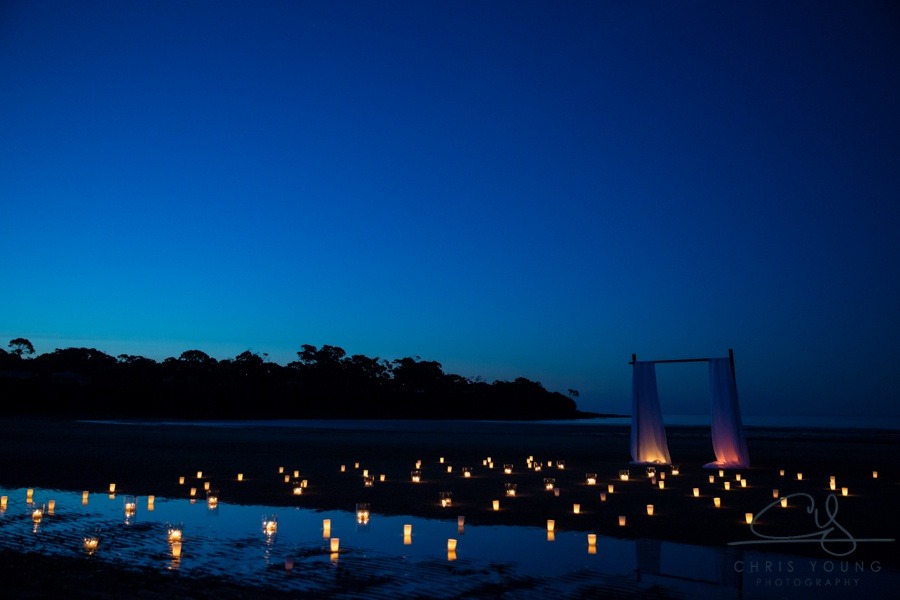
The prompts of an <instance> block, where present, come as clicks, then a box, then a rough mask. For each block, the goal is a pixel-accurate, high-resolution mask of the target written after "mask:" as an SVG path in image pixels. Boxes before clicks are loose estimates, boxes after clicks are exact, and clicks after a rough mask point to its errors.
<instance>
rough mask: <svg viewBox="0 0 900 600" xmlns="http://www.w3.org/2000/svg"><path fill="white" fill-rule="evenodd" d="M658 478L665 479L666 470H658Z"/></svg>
mask: <svg viewBox="0 0 900 600" xmlns="http://www.w3.org/2000/svg"><path fill="white" fill-rule="evenodd" d="M659 478H660V479H665V478H666V472H665V471H660V473H659Z"/></svg>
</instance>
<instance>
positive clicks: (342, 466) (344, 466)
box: [341, 465, 347, 473]
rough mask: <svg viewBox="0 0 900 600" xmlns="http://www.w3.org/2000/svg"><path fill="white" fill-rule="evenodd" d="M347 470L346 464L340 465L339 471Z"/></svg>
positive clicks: (344, 471)
mask: <svg viewBox="0 0 900 600" xmlns="http://www.w3.org/2000/svg"><path fill="white" fill-rule="evenodd" d="M346 472H347V465H341V473H346Z"/></svg>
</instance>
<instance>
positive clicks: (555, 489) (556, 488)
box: [553, 487, 559, 496]
mask: <svg viewBox="0 0 900 600" xmlns="http://www.w3.org/2000/svg"><path fill="white" fill-rule="evenodd" d="M553 495H554V496H559V488H558V487H555V488H553Z"/></svg>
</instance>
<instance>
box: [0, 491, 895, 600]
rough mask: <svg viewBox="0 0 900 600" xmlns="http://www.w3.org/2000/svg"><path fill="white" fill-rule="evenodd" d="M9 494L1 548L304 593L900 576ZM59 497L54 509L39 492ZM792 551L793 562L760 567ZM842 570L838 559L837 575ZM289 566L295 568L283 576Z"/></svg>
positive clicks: (756, 557) (791, 591)
mask: <svg viewBox="0 0 900 600" xmlns="http://www.w3.org/2000/svg"><path fill="white" fill-rule="evenodd" d="M29 492H30V493H29ZM0 493H2V494H3V496H5V497H6V498H7V502H6V510H4V511H0V534H2V535H0V546H3V547H8V548H13V549H16V550H17V551H27V552H38V553H42V554H47V555H75V554H78V555H81V556H84V555H85V553H87V554H88V555H90V556H92V557H93V558H94V559H98V560H115V561H121V562H123V563H127V564H131V565H134V566H141V567H151V568H152V567H156V568H159V569H160V570H165V569H178V570H179V571H181V572H182V573H197V574H201V573H202V574H205V575H217V576H223V577H236V578H239V579H241V580H245V581H253V582H258V583H261V584H269V585H278V586H279V587H281V588H287V589H296V590H297V591H299V592H302V591H315V590H322V589H333V586H334V578H335V572H334V569H338V570H340V569H346V571H345V572H342V577H346V576H348V575H347V574H348V573H353V574H354V575H352V576H353V577H358V578H359V579H360V581H365V580H366V577H368V578H369V579H372V574H375V573H377V575H378V584H377V586H378V590H377V595H378V596H379V597H383V596H387V595H394V596H403V595H409V594H413V595H415V594H421V591H422V586H423V585H425V584H423V582H426V581H427V589H428V592H429V595H431V596H433V597H447V596H459V595H460V594H462V595H465V591H466V590H476V589H478V586H484V585H487V584H490V585H491V586H501V587H504V586H505V587H506V588H507V589H525V590H528V593H527V594H524V595H525V596H527V597H529V598H532V597H548V598H558V597H571V596H572V595H585V593H587V595H588V596H591V595H592V594H593V595H602V594H600V592H598V590H600V591H602V590H619V591H626V592H641V591H645V590H650V589H653V590H656V591H657V592H662V593H663V596H664V597H689V598H695V597H696V598H722V599H729V598H735V599H737V598H747V599H752V598H764V599H765V598H805V597H808V596H809V595H810V593H815V595H816V597H817V598H829V597H831V598H842V597H851V595H866V596H880V595H883V594H884V593H886V591H887V590H890V589H895V588H896V587H897V586H898V585H900V574H898V573H897V571H895V570H888V569H880V570H879V571H874V570H873V569H871V568H868V567H867V568H864V569H863V570H862V571H861V572H860V571H858V570H857V572H854V573H851V574H846V573H844V574H839V575H834V576H832V577H830V578H828V579H830V580H832V581H831V586H830V587H829V588H827V589H826V588H825V587H820V588H816V589H810V586H815V585H817V584H816V581H817V579H816V577H815V575H816V574H815V573H810V570H811V569H812V568H813V567H811V565H810V564H809V562H810V561H808V560H806V559H797V558H796V557H783V556H779V555H773V554H770V553H761V552H748V551H747V550H742V549H736V548H735V547H724V548H706V547H697V546H689V545H685V544H676V543H669V542H661V541H659V540H650V539H641V540H636V541H634V540H620V539H615V538H609V537H604V536H603V535H599V534H591V535H590V536H586V534H585V533H584V532H575V531H560V530H559V529H558V528H556V527H554V524H553V523H552V522H548V523H547V528H543V527H540V528H535V527H511V526H477V525H471V524H468V523H466V522H465V519H464V515H459V514H456V513H453V514H450V515H448V518H447V519H442V520H434V519H423V518H416V517H410V516H386V515H375V514H373V513H371V512H370V511H371V507H369V506H363V505H362V503H360V505H359V506H354V504H350V506H348V510H347V511H314V510H309V509H300V508H279V509H278V511H279V512H278V513H277V514H276V513H275V512H274V509H273V508H272V507H265V506H240V505H231V504H228V503H227V502H224V501H222V500H220V501H218V502H217V503H216V505H215V508H214V509H211V507H210V506H209V503H208V502H207V503H196V502H194V501H191V500H183V499H168V498H159V497H157V498H155V499H154V501H153V503H152V504H153V507H154V508H153V510H146V511H144V510H137V507H138V506H143V505H144V504H143V502H142V501H141V499H138V498H133V497H130V496H126V497H124V498H120V499H116V497H115V496H112V498H108V497H107V496H106V495H104V494H96V495H93V496H91V500H90V502H85V501H84V500H83V498H84V499H86V496H85V495H83V494H82V493H81V492H76V493H72V492H64V491H58V490H53V491H50V490H29V491H26V490H25V489H8V490H7V489H2V488H0ZM51 495H52V496H53V498H54V499H55V510H54V511H53V513H52V514H50V513H49V512H48V511H46V510H45V507H46V503H45V502H44V501H43V500H42V499H43V498H49V497H50V496H51ZM35 498H37V499H35ZM123 503H124V506H125V514H126V518H125V519H124V520H123V518H122V511H123ZM354 508H355V510H354ZM37 510H41V514H40V515H36V512H35V511H37ZM360 511H364V512H363V514H364V521H365V524H364V526H360V525H361V523H360ZM210 517H215V518H210ZM101 532H102V535H101ZM413 532H414V533H413ZM413 535H415V543H413ZM460 535H464V536H465V537H464V539H462V538H460V537H459V536H460ZM550 544H552V546H551V545H550ZM789 561H790V562H791V572H790V573H787V572H783V573H766V572H764V571H762V570H761V569H759V568H758V567H754V565H757V566H758V565H764V564H766V563H770V564H782V565H784V564H788V562H789ZM820 562H821V561H820ZM840 568H841V567H840V565H837V566H836V568H834V569H833V570H834V571H835V573H836V574H838V573H840ZM854 568H855V567H854ZM290 573H294V574H295V575H298V576H293V577H287V576H286V575H287V574H290ZM410 573H416V575H417V576H415V577H410ZM818 575H819V577H818V581H819V583H818V585H820V586H824V583H823V582H824V581H825V579H826V578H824V577H822V575H821V573H819V574H818ZM838 580H841V583H835V582H836V581H838ZM843 580H848V581H849V580H852V581H853V582H855V583H853V584H852V585H853V588H854V589H853V590H848V589H847V588H846V587H839V586H843ZM357 583H358V582H357ZM538 590H539V592H538ZM851 592H852V594H851ZM373 594H374V592H373ZM829 594H831V595H829ZM358 597H364V596H358Z"/></svg>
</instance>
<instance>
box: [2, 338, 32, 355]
mask: <svg viewBox="0 0 900 600" xmlns="http://www.w3.org/2000/svg"><path fill="white" fill-rule="evenodd" d="M7 348H10V349H11V350H12V353H13V354H15V355H16V356H18V357H19V358H22V355H23V354H24V355H26V356H31V355H32V354H34V346H32V345H31V342H30V341H28V340H27V339H25V338H16V339H14V340H10V341H9V345H8V346H7Z"/></svg>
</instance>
